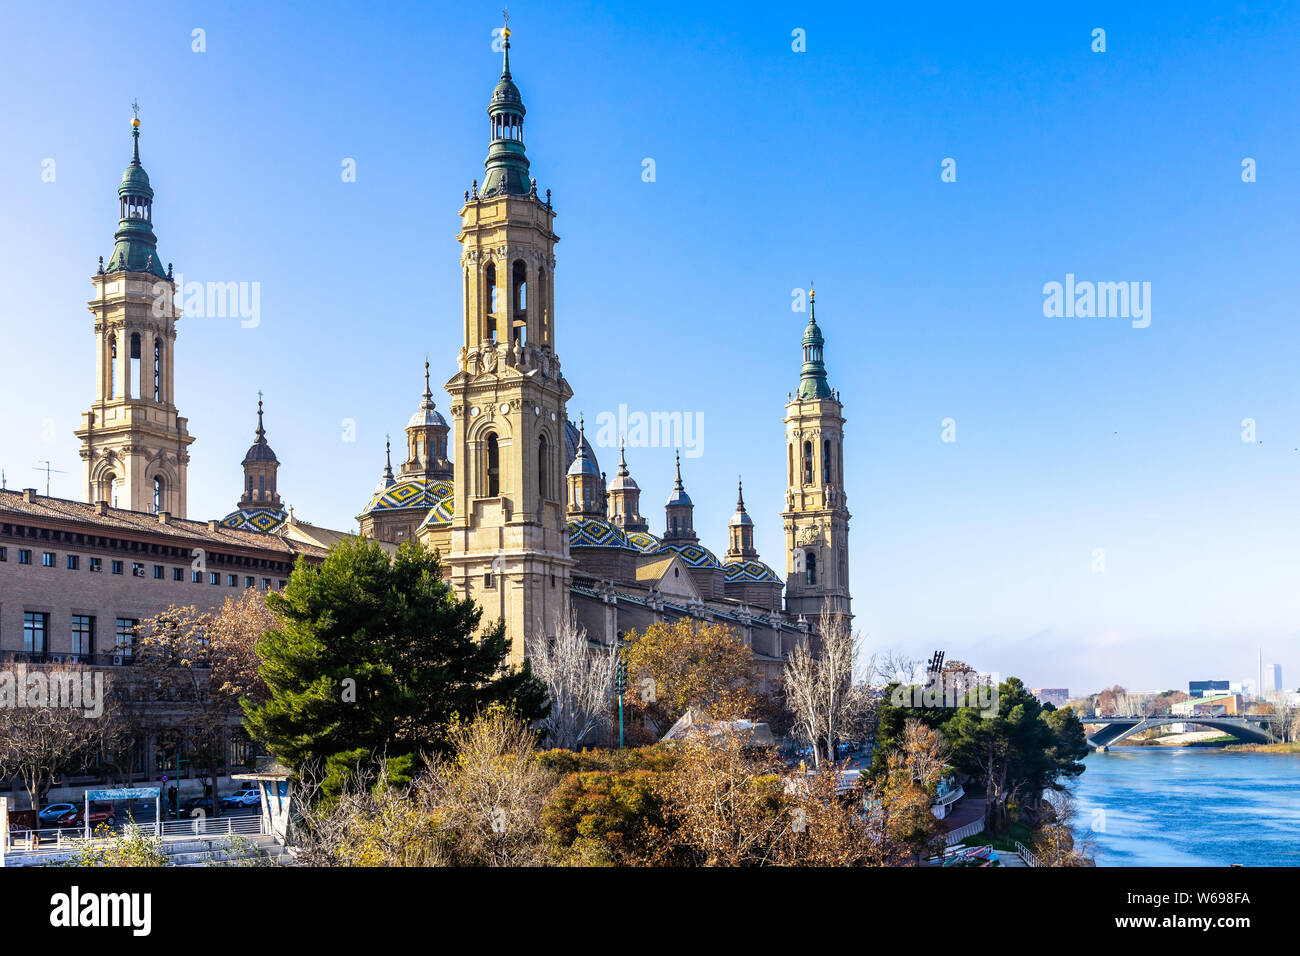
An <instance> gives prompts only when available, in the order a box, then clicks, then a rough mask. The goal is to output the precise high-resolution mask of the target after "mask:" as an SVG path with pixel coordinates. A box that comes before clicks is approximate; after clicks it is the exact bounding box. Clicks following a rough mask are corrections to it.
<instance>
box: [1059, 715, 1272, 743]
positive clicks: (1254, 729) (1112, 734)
mask: <svg viewBox="0 0 1300 956" xmlns="http://www.w3.org/2000/svg"><path fill="white" fill-rule="evenodd" d="M1079 719H1080V720H1081V721H1082V722H1083V723H1084V724H1085V725H1087V726H1088V727H1091V728H1093V730H1092V733H1091V734H1089V735H1088V745H1089V746H1090V747H1092V748H1093V749H1094V750H1105V749H1107V748H1108V747H1113V746H1114V745H1115V744H1117V743H1119V742H1120V741H1121V740H1123V739H1124V738H1126V737H1131V736H1132V735H1133V734H1137V733H1142V732H1143V731H1146V730H1152V729H1154V728H1156V727H1163V726H1166V725H1168V724H1197V725H1199V726H1201V727H1208V728H1210V729H1211V730H1218V731H1221V732H1222V733H1225V734H1231V735H1232V736H1233V737H1236V738H1237V739H1238V740H1240V741H1241V742H1242V743H1248V744H1270V743H1273V742H1274V741H1275V740H1276V739H1277V738H1276V737H1274V736H1273V724H1274V722H1275V721H1276V720H1277V718H1276V717H1274V716H1272V715H1269V714H1251V715H1249V716H1246V717H1230V716H1227V715H1224V716H1221V717H1215V716H1210V715H1209V714H1196V715H1194V716H1190V717H1189V716H1187V715H1186V714H1152V715H1149V716H1146V717H1141V716H1128V717H1081V718H1079Z"/></svg>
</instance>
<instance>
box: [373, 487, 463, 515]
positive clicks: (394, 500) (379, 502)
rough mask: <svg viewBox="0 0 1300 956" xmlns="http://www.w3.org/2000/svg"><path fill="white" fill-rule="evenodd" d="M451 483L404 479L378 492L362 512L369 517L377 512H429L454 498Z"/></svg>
mask: <svg viewBox="0 0 1300 956" xmlns="http://www.w3.org/2000/svg"><path fill="white" fill-rule="evenodd" d="M452 491H453V488H452V484H451V482H450V481H443V480H435V481H427V482H426V481H421V480H420V479H418V478H403V479H402V480H401V481H395V482H393V484H391V485H389V486H388V487H386V488H383V489H381V490H380V491H378V492H377V493H376V494H375V496H374V497H373V498H371V499H370V504H368V505H366V507H365V509H364V510H363V511H362V512H361V513H362V514H363V515H368V514H370V513H372V512H375V511H395V510H398V509H401V510H405V509H408V508H409V509H418V510H428V509H434V508H437V507H438V506H439V505H441V504H442V503H443V502H444V501H447V502H450V500H451V497H452Z"/></svg>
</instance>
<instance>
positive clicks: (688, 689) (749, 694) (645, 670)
mask: <svg viewBox="0 0 1300 956" xmlns="http://www.w3.org/2000/svg"><path fill="white" fill-rule="evenodd" d="M624 654H625V655H626V657H627V669H628V678H629V682H630V687H629V697H630V698H631V700H632V701H633V703H634V704H635V705H636V706H637V707H638V708H639V709H641V710H642V711H643V712H644V713H646V714H648V715H649V716H650V717H651V718H652V719H654V720H655V721H656V722H663V721H667V723H669V724H671V723H672V722H673V721H675V720H677V718H678V717H680V716H681V715H682V714H683V713H684V712H685V711H686V708H688V707H697V708H699V709H700V710H702V711H704V712H705V713H706V714H708V715H709V716H710V717H713V718H715V719H718V720H730V719H733V718H737V717H749V716H751V715H752V714H753V712H754V708H755V706H756V703H757V699H758V684H759V675H758V669H757V666H756V665H755V663H754V652H753V650H751V649H750V648H748V647H746V646H745V645H744V644H743V643H741V640H740V635H739V634H737V633H736V631H735V630H733V629H732V628H730V627H727V626H725V625H722V624H714V623H711V622H708V621H701V620H696V619H694V618H681V619H679V620H676V621H673V622H671V623H669V622H659V621H656V622H655V623H654V624H651V625H650V626H649V627H647V628H646V629H645V631H644V632H642V633H640V634H638V633H637V632H635V631H633V632H631V633H630V634H629V635H628V643H627V646H626V648H625V650H624Z"/></svg>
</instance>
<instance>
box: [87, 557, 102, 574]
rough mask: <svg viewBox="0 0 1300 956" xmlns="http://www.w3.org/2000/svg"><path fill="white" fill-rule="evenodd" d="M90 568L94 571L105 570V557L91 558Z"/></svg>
mask: <svg viewBox="0 0 1300 956" xmlns="http://www.w3.org/2000/svg"><path fill="white" fill-rule="evenodd" d="M90 570H92V571H103V570H104V559H103V558H91V559H90Z"/></svg>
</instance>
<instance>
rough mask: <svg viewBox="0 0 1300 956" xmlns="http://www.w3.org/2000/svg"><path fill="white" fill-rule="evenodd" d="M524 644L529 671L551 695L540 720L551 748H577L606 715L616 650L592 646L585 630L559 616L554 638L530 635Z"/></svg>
mask: <svg viewBox="0 0 1300 956" xmlns="http://www.w3.org/2000/svg"><path fill="white" fill-rule="evenodd" d="M526 643H527V653H528V661H529V664H530V666H531V667H532V669H533V674H534V675H535V676H536V677H537V679H538V680H540V681H541V682H542V683H543V684H545V685H546V690H547V692H548V693H549V695H550V698H551V710H550V713H548V714H547V715H546V716H545V717H543V718H542V719H541V720H540V721H538V724H539V725H540V726H541V727H542V728H543V729H545V731H546V735H547V738H548V740H549V742H550V745H551V746H552V747H562V748H564V749H565V750H577V749H578V748H579V747H581V746H582V744H583V743H584V742H585V741H587V740H588V738H589V737H591V736H592V734H594V733H595V732H596V730H597V729H599V727H600V725H601V724H602V723H603V722H605V721H606V720H608V719H609V700H610V695H611V694H612V692H613V689H614V678H615V675H616V674H617V672H618V650H617V649H616V648H613V647H610V648H605V649H602V650H592V649H591V648H590V647H589V646H588V644H587V631H586V629H585V628H582V627H580V626H578V624H577V623H576V622H575V621H574V620H573V619H572V618H558V619H557V621H556V624H555V636H554V637H553V638H549V637H547V636H546V635H545V634H534V635H533V636H532V637H531V638H530V639H529V640H528V641H527V642H526Z"/></svg>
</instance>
